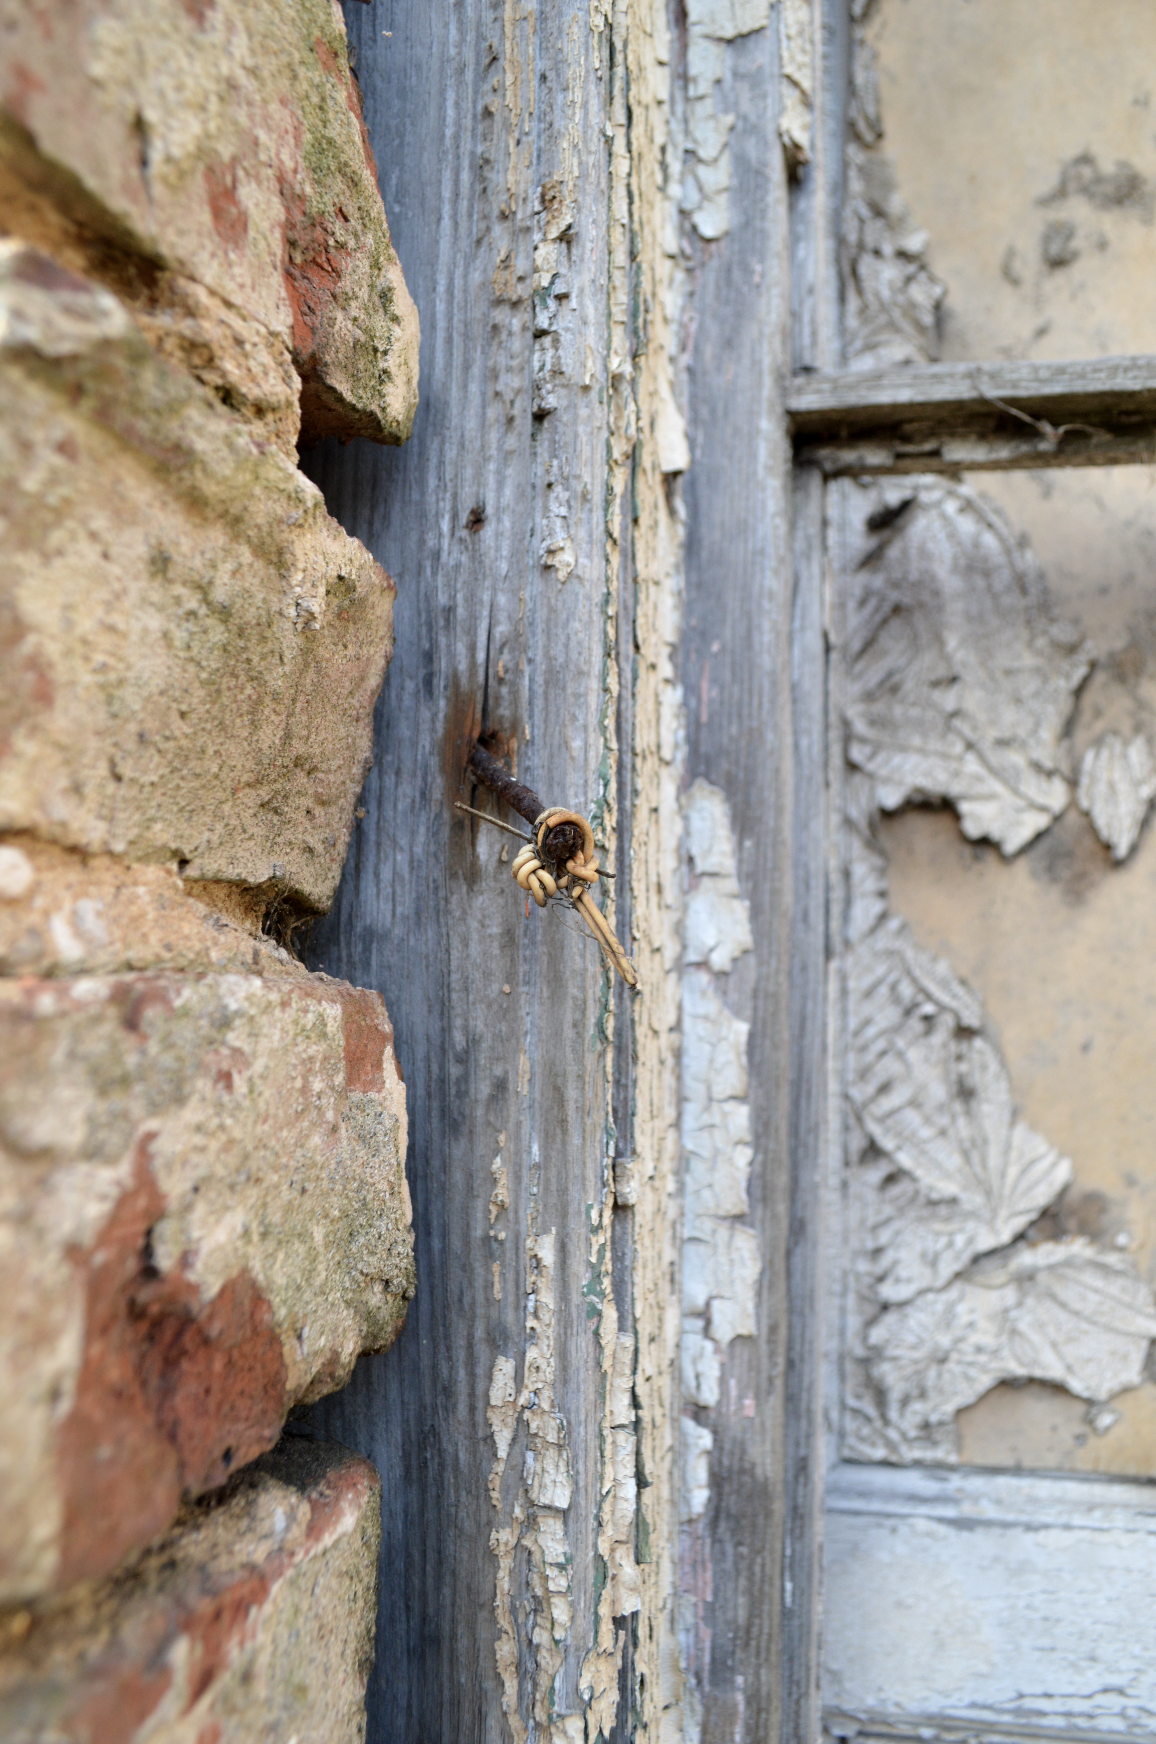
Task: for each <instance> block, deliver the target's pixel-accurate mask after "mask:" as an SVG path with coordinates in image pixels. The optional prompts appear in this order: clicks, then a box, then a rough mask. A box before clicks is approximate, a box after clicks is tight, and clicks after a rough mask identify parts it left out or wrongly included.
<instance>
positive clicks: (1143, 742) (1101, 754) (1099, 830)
mask: <svg viewBox="0 0 1156 1744" xmlns="http://www.w3.org/2000/svg"><path fill="white" fill-rule="evenodd" d="M1154 798H1156V763H1153V761H1152V751H1151V747H1150V746H1149V744H1148V741H1147V739H1146V738H1145V736H1144V734H1143V733H1137V734H1136V735H1135V737H1134V738H1132V739H1128V740H1124V739H1122V738H1121V737H1120V734H1119V733H1104V734H1103V735H1102V736H1101V737H1100V738H1098V739H1097V740H1096V742H1095V744H1094V745H1089V747H1088V749H1087V750H1086V751H1085V753H1084V760H1083V762H1082V764H1081V765H1080V785H1079V787H1078V789H1077V790H1076V804H1077V805H1078V806H1079V808H1080V810H1081V811H1083V812H1087V814H1088V816H1089V817H1090V818H1091V820H1092V827H1093V828H1094V830H1095V832H1096V834H1097V835H1098V836H1099V838H1100V840H1101V841H1102V842H1103V843H1104V845H1105V847H1108V848H1111V850H1112V858H1113V859H1114V860H1126V859H1127V858H1128V855H1129V854H1130V853H1131V852H1132V849H1133V848H1134V847H1135V846H1136V842H1137V839H1138V837H1139V835H1140V831H1141V829H1142V828H1143V827H1144V819H1145V818H1146V817H1147V816H1148V808H1149V806H1150V805H1151V804H1152V800H1153V799H1154Z"/></svg>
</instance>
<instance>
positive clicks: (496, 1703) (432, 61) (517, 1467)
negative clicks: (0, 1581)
mask: <svg viewBox="0 0 1156 1744" xmlns="http://www.w3.org/2000/svg"><path fill="white" fill-rule="evenodd" d="M349 25H350V32H351V36H352V37H353V40H354V42H355V44H356V46H357V47H358V50H359V55H358V62H357V74H358V78H359V79H360V81H361V84H362V87H363V90H364V92H365V100H366V116H367V122H368V125H369V129H370V134H371V138H372V141H373V146H374V150H375V152H376V155H377V160H378V164H379V167H380V172H381V182H382V190H383V194H384V198H385V202H386V206H387V209H388V211H389V214H390V221H391V225H392V228H393V234H394V238H395V241H396V245H397V248H398V251H399V254H400V256H401V258H402V260H403V263H404V267H405V271H406V276H407V280H408V283H409V285H410V288H411V290H412V291H413V293H414V296H415V299H416V301H417V304H418V307H419V310H420V313H421V318H422V326H423V345H422V393H421V405H420V408H419V412H418V416H417V421H416V424H415V429H414V435H413V438H412V440H411V442H410V444H409V445H408V446H407V447H406V448H404V449H402V450H400V451H388V450H382V449H376V448H370V447H367V446H366V445H363V444H356V445H352V446H351V447H349V448H347V449H334V448H329V449H324V450H320V451H318V452H317V453H316V454H315V455H314V456H313V457H312V459H311V461H310V467H311V471H312V472H313V474H314V476H315V477H316V478H317V479H318V481H319V482H320V483H321V484H322V486H323V488H324V489H325V492H326V495H327V498H328V500H329V502H330V504H331V506H332V508H333V510H334V512H335V513H336V514H337V515H338V516H339V518H340V519H341V520H342V522H343V523H344V524H345V525H346V526H347V527H348V528H350V530H351V531H354V532H356V533H357V534H358V535H359V536H360V537H362V538H363V539H364V540H365V541H366V543H367V544H369V545H370V547H371V548H372V549H373V550H374V552H375V553H376V554H377V555H378V556H379V557H380V558H381V560H382V561H383V562H384V563H385V565H386V566H387V568H389V570H390V571H391V573H392V574H393V575H394V576H395V577H396V580H397V584H398V606H397V615H396V627H397V657H396V659H395V662H394V665H393V668H392V671H391V677H390V681H389V683H388V685H387V687H386V690H385V693H384V695H383V697H382V701H381V705H380V711H379V716H378V723H377V728H378V731H377V747H378V750H377V764H376V767H375V769H374V771H373V774H372V776H371V778H370V781H369V783H368V784H367V787H366V791H365V795H364V805H365V809H366V816H365V818H364V820H363V822H362V823H361V826H360V828H359V831H358V833H357V837H356V841H355V844H354V848H353V850H352V853H351V856H350V861H349V864H348V866H347V869H346V875H345V879H344V882H343V885H342V889H341V892H340V894H339V898H338V902H337V904H336V906H335V908H334V911H333V913H332V915H331V916H330V917H329V918H328V919H327V920H326V922H325V923H323V924H322V925H321V926H320V927H319V928H318V929H317V932H316V935H315V938H314V944H313V955H314V960H315V961H316V962H317V963H318V965H319V966H322V967H324V968H326V969H329V970H331V971H333V972H336V973H338V974H341V975H344V976H348V977H349V978H350V979H351V980H353V981H355V982H359V983H361V984H363V985H367V986H371V987H377V988H380V989H381V991H382V992H383V993H384V995H385V998H386V1001H387V1004H388V1006H389V1009H390V1012H391V1015H392V1017H393V1020H394V1023H395V1026H396V1032H397V1043H398V1053H399V1056H400V1059H401V1061H402V1063H403V1066H404V1070H405V1075H406V1080H407V1084H408V1087H409V1110H410V1152H409V1174H410V1181H411V1186H412V1190H413V1198H414V1223H415V1229H416V1233H417V1268H418V1294H417V1297H416V1299H415V1301H414V1302H413V1304H412V1307H411V1310H410V1315H409V1320H408V1322H407V1325H406V1328H405V1332H404V1334H403V1336H402V1338H401V1340H400V1341H399V1344H398V1346H397V1347H396V1348H395V1350H394V1351H392V1352H390V1353H389V1355H388V1357H386V1358H384V1359H376V1358H374V1359H368V1360H366V1361H365V1362H363V1363H362V1365H361V1366H360V1368H359V1370H358V1372H357V1375H356V1376H355V1379H354V1382H353V1383H352V1384H351V1386H350V1387H349V1388H348V1389H347V1390H346V1391H345V1392H344V1393H342V1394H340V1395H338V1396H336V1397H335V1398H334V1399H332V1400H329V1401H325V1402H323V1403H322V1404H321V1405H320V1406H319V1407H318V1408H317V1411H316V1417H317V1419H318V1420H319V1421H320V1422H321V1423H322V1424H324V1426H325V1427H326V1429H327V1430H328V1431H329V1432H331V1433H333V1434H335V1435H337V1436H338V1437H339V1438H340V1439H342V1440H344V1441H347V1442H349V1443H351V1444H352V1445H354V1446H356V1447H357V1448H359V1449H361V1450H363V1451H365V1452H367V1453H368V1454H370V1455H371V1457H373V1458H374V1460H375V1462H376V1463H377V1465H378V1467H379V1469H380V1470H381V1473H382V1478H383V1483H384V1496H383V1511H384V1527H385V1533H384V1547H383V1558H382V1592H381V1627H380V1633H379V1640H378V1649H377V1660H376V1665H375V1670H374V1677H373V1689H372V1695H371V1704H370V1707H371V1718H370V1734H369V1736H370V1739H371V1740H373V1741H374V1744H386V1741H389V1744H393V1741H394V1740H397V1741H398V1744H400V1741H401V1740H405V1741H406V1744H412V1741H413V1740H415V1739H429V1740H431V1741H432V1740H442V1739H451V1738H452V1739H454V1740H463V1741H464V1740H479V1741H480V1740H485V1741H487V1744H497V1741H499V1740H503V1741H504V1740H507V1739H509V1738H514V1739H518V1738H523V1737H525V1736H526V1729H527V1728H528V1727H535V1726H536V1727H537V1730H536V1732H535V1734H534V1735H535V1736H537V1737H544V1736H546V1735H547V1733H548V1734H549V1735H550V1736H554V1735H555V1729H556V1728H560V1727H561V1726H562V1723H563V1719H564V1717H565V1716H567V1715H571V1716H575V1715H577V1714H578V1713H579V1712H580V1711H581V1710H582V1709H583V1708H584V1707H585V1705H586V1703H587V1701H588V1699H589V1697H588V1687H589V1685H590V1684H591V1682H592V1681H597V1679H599V1678H601V1679H602V1680H603V1682H605V1683H606V1684H607V1685H608V1686H609V1690H610V1695H609V1698H608V1699H609V1701H610V1707H611V1712H612V1711H613V1707H614V1706H615V1705H616V1701H617V1693H618V1692H617V1680H618V1674H617V1669H616V1666H615V1664H614V1662H613V1654H612V1653H611V1660H610V1662H609V1663H608V1664H607V1666H606V1668H605V1671H604V1672H603V1670H601V1669H600V1667H601V1665H602V1659H601V1658H600V1656H599V1651H598V1649H597V1643H598V1638H599V1616H600V1611H599V1607H600V1604H602V1603H603V1600H602V1596H601V1595H602V1591H603V1590H604V1589H603V1588H602V1584H601V1583H602V1582H603V1581H605V1579H606V1566H605V1561H604V1559H602V1558H601V1557H600V1555H599V1547H598V1533H599V1526H600V1510H601V1505H602V1495H603V1485H604V1470H603V1455H604V1447H603V1398H604V1393H605V1380H604V1375H603V1354H604V1351H603V1345H602V1342H601V1340H600V1330H601V1329H602V1328H604V1326H605V1322H606V1314H607V1311H608V1310H607V1302H608V1301H611V1300H612V1297H613V1290H612V1284H613V1280H612V1279H611V1276H610V1272H611V1256H610V1252H609V1244H608V1242H607V1240H606V1236H607V1231H608V1229H609V1212H608V1205H609V1190H608V1167H607V1164H608V1158H607V1149H608V1146H607V1138H608V1132H609V1115H610V1108H609V1087H610V1073H609V1046H608V1043H609V1029H610V1026H609V1023H608V1011H607V1003H606V1001H607V981H606V979H605V975H604V971H603V969H602V967H601V964H600V962H599V960H598V955H597V952H596V950H595V949H594V948H593V947H592V946H590V947H588V946H585V945H583V944H582V942H581V941H580V940H579V939H578V938H577V937H576V936H574V934H572V933H571V932H569V931H566V930H565V929H564V928H563V926H562V925H560V924H559V922H558V921H557V920H556V918H555V917H554V915H553V914H549V915H545V916H543V915H539V913H538V911H537V910H536V909H535V910H533V911H532V913H531V915H530V918H529V919H528V920H527V919H526V918H525V915H524V910H523V904H522V901H521V900H520V898H519V895H518V893H517V892H516V891H515V889H514V887H513V885H512V882H511V880H510V877H509V871H508V866H507V865H503V864H501V863H500V861H499V855H500V853H501V849H502V846H503V840H504V838H503V837H502V836H501V835H500V834H499V833H498V832H497V831H488V830H487V829H486V827H485V826H484V825H483V824H481V823H479V822H477V821H476V820H473V819H470V818H468V817H464V816H463V815H462V814H460V813H456V812H454V811H453V809H452V806H453V801H454V799H455V798H456V797H458V796H459V795H460V796H461V797H463V798H465V799H466V800H467V801H468V802H469V803H472V804H477V805H482V806H485V805H487V804H489V803H491V802H490V801H489V800H488V798H487V797H486V796H485V794H484V793H479V792H478V791H476V790H473V789H471V787H470V786H469V783H468V782H467V781H465V779H464V768H465V757H466V754H467V751H468V749H469V745H470V742H471V740H472V738H473V736H474V735H475V734H476V733H478V732H479V731H480V730H486V731H487V732H488V733H489V734H491V735H493V738H492V740H491V741H490V742H492V743H494V744H495V745H496V746H497V747H498V748H499V749H502V748H504V749H505V750H506V752H507V753H508V754H509V755H510V756H511V758H512V759H514V760H515V762H516V767H517V771H518V773H519V774H520V775H521V776H522V778H523V779H525V780H527V781H529V782H531V783H532V784H533V785H534V786H535V788H536V789H537V790H538V791H539V792H540V793H542V795H543V796H544V797H545V798H546V799H547V800H548V801H549V802H552V803H554V802H561V803H566V804H568V805H571V806H573V807H575V808H576V809H578V810H580V811H583V812H585V813H587V814H588V815H591V816H593V818H594V820H595V825H596V831H597V832H598V833H599V835H600V836H602V834H603V832H611V831H612V829H613V811H614V807H613V799H614V792H613V788H614V759H613V751H614V747H613V740H612V728H613V721H614V707H613V688H612V687H610V688H609V689H608V686H607V682H606V672H607V669H608V668H607V662H608V656H609V657H610V670H613V659H612V656H613V646H614V631H615V614H616V611H617V577H616V576H615V577H614V578H613V586H614V594H613V596H612V595H611V594H610V593H609V592H608V574H607V549H608V543H607V528H606V515H607V507H606V505H607V495H608V488H609V490H610V494H611V496H613V480H612V479H611V477H610V473H609V470H608V467H609V463H608V458H607V450H608V427H609V424H610V420H611V416H612V406H613V397H614V388H613V384H612V382H611V380H610V377H609V370H608V366H607V350H608V346H607V302H608V291H609V275H610V273H611V263H610V260H609V257H608V235H607V224H606V218H605V214H606V212H607V209H608V196H609V176H610V155H611V154H610V151H609V149H608V143H607V125H608V118H609V116H610V113H611V108H612V95H613V91H612V82H613V76H614V75H613V71H612V68H611V65H610V56H609V53H608V48H609V32H608V29H607V21H606V19H605V17H604V16H603V14H602V11H601V9H593V8H591V7H590V6H589V5H588V4H587V3H586V0H569V3H567V0H545V3H543V4H538V5H537V6H531V5H523V4H518V3H516V0H509V3H507V4H504V5H503V4H499V3H498V0H462V3H461V4H458V5H454V6H434V7H430V6H428V5H426V4H425V3H424V0H378V3H377V4H376V5H375V6H374V7H373V8H372V9H364V10H363V9H362V8H361V7H351V8H350V16H349ZM544 244H545V245H546V248H545V253H544V254H543V253H542V252H541V251H542V248H543V245H544ZM536 247H537V248H538V250H539V256H538V261H537V266H538V272H539V277H538V293H539V294H538V297H537V300H536V302H535V300H534V299H533V297H532V290H533V284H534V273H535V264H536V263H535V249H536ZM535 329H537V332H535ZM608 711H609V712H608ZM607 716H608V718H607ZM608 719H609V727H608ZM609 845H610V848H611V850H613V847H614V843H613V838H612V835H611V836H610V838H609ZM611 857H612V858H613V855H612V856H611ZM507 1436H508V1437H509V1442H508V1456H507V1457H505V1458H504V1459H503V1458H502V1457H500V1456H501V1452H502V1447H503V1446H504V1445H505V1437H507ZM491 1478H493V1480H494V1486H493V1491H494V1495H495V1497H496V1501H497V1505H496V1506H495V1503H494V1501H492V1500H491V1495H490V1492H489V1489H488V1485H489V1483H490V1480H491ZM567 1503H569V1505H567ZM548 1588H553V1589H554V1591H553V1599H552V1598H551V1594H550V1592H548V1590H547V1589H548ZM614 1638H615V1633H614V1630H613V1628H612V1629H611V1630H610V1642H611V1648H613V1644H614ZM592 1649H594V1650H595V1651H594V1652H593V1653H592ZM584 1688H586V1690H587V1693H586V1694H584V1693H583V1690H584ZM504 1710H505V1711H504ZM577 1723H578V1725H579V1726H580V1727H581V1725H582V1722H581V1721H578V1722H577ZM607 1730H609V1727H607ZM558 1735H559V1736H561V1735H562V1734H561V1732H560V1731H559V1733H558ZM566 1735H567V1736H569V1734H566Z"/></svg>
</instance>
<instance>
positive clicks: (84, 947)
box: [0, 835, 306, 980]
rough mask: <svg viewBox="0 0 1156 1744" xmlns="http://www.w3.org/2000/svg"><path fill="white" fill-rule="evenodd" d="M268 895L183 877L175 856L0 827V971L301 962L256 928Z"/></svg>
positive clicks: (253, 968) (276, 970) (274, 970)
mask: <svg viewBox="0 0 1156 1744" xmlns="http://www.w3.org/2000/svg"><path fill="white" fill-rule="evenodd" d="M263 915H264V901H263V898H262V897H261V895H260V894H259V893H254V892H252V891H248V890H246V889H245V888H244V887H243V886H241V885H236V884H204V883H196V882H193V881H191V880H189V879H185V878H181V877H180V875H179V874H178V873H177V871H176V870H175V868H173V867H172V866H150V865H140V864H135V865H134V864H132V863H128V864H126V863H125V862H124V861H123V860H118V859H116V858H114V857H113V856H112V855H110V854H82V853H78V852H77V851H76V850H75V849H69V848H58V847H56V846H55V844H54V843H51V842H42V841H38V840H37V838H36V837H35V836H29V835H7V836H0V975H40V976H43V975H82V974H83V975H90V974H108V973H110V972H111V973H115V972H118V971H120V970H123V969H151V968H155V967H157V966H158V965H159V966H162V967H163V968H165V969H236V970H240V971H241V972H242V973H243V974H258V975H271V976H280V977H284V976H291V977H293V978H296V979H298V980H300V979H301V978H302V977H304V976H306V971H305V969H304V968H303V967H302V965H301V963H300V962H299V961H298V960H297V958H296V957H294V956H291V955H290V953H289V952H288V951H287V950H285V949H283V948H282V946H280V945H279V944H277V943H276V942H275V941H274V940H273V939H272V938H269V937H267V936H266V935H265V934H264V933H263V932H262V931H261V923H262V919H263Z"/></svg>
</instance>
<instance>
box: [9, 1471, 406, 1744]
mask: <svg viewBox="0 0 1156 1744" xmlns="http://www.w3.org/2000/svg"><path fill="white" fill-rule="evenodd" d="M380 1534H381V1520H380V1482H379V1480H378V1476H377V1473H376V1472H375V1471H374V1469H373V1467H372V1466H371V1465H370V1464H369V1462H368V1461H367V1460H364V1459H361V1458H359V1457H358V1456H357V1455H356V1454H351V1453H349V1452H347V1450H346V1449H344V1448H339V1447H335V1446H332V1445H329V1444H325V1443H317V1442H310V1441H306V1440H304V1439H298V1438H295V1437H286V1439H285V1440H284V1441H283V1442H282V1443H281V1444H280V1445H279V1446H278V1447H277V1449H276V1450H275V1451H274V1452H273V1453H270V1454H267V1455H265V1456H264V1457H263V1458H262V1459H260V1460H258V1461H257V1462H256V1464H254V1465H253V1466H251V1467H249V1469H248V1470H247V1471H245V1472H243V1473H240V1474H238V1476H237V1477H236V1478H234V1479H233V1481H232V1482H231V1483H230V1484H229V1485H228V1487H227V1488H226V1489H225V1490H224V1491H223V1492H221V1493H219V1494H218V1495H215V1496H213V1497H212V1498H206V1500H204V1501H203V1502H201V1503H199V1504H194V1505H193V1506H191V1507H189V1508H188V1509H187V1510H186V1512H185V1513H184V1515H183V1516H182V1518H181V1519H180V1520H179V1522H178V1523H177V1525H176V1526H175V1527H174V1528H173V1529H172V1530H171V1531H170V1532H169V1533H168V1534H166V1536H165V1537H164V1538H163V1539H161V1540H160V1542H158V1543H157V1544H155V1545H154V1546H153V1547H152V1548H150V1549H149V1550H148V1552H147V1553H146V1554H145V1555H144V1556H142V1557H141V1558H139V1559H138V1560H137V1561H136V1562H135V1563H134V1564H133V1565H132V1566H131V1567H129V1568H128V1569H126V1570H124V1571H123V1572H122V1573H121V1574H119V1575H117V1576H116V1577H114V1578H113V1579H111V1580H108V1581H106V1582H103V1583H100V1584H97V1585H95V1586H91V1587H88V1588H86V1589H82V1591H81V1592H80V1593H79V1594H77V1595H75V1596H72V1597H70V1598H69V1599H68V1600H66V1601H65V1602H64V1603H63V1604H61V1605H59V1606H58V1607H56V1608H53V1609H47V1610H45V1611H44V1612H42V1613H41V1614H39V1615H36V1616H35V1617H34V1616H33V1615H32V1614H31V1613H29V1612H24V1613H18V1614H17V1615H16V1617H15V1618H12V1617H10V1618H9V1621H8V1629H7V1631H6V1633H7V1636H8V1640H9V1642H11V1643H12V1646H10V1647H9V1648H8V1650H7V1651H4V1649H3V1647H0V1707H2V1708H3V1711H4V1716H5V1717H4V1723H3V1737H4V1740H5V1744H49V1741H50V1740H52V1741H54V1744H145V1740H146V1739H147V1741H148V1744H290V1741H291V1740H296V1744H360V1741H361V1740H362V1739H364V1736H365V1686H366V1679H367V1677H368V1674H369V1669H370V1666H371V1664H372V1660H373V1625H374V1616H375V1610H376V1587H377V1549H378V1543H379V1540H380ZM3 1633H4V1632H3V1631H2V1630H0V1641H2V1639H3Z"/></svg>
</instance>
